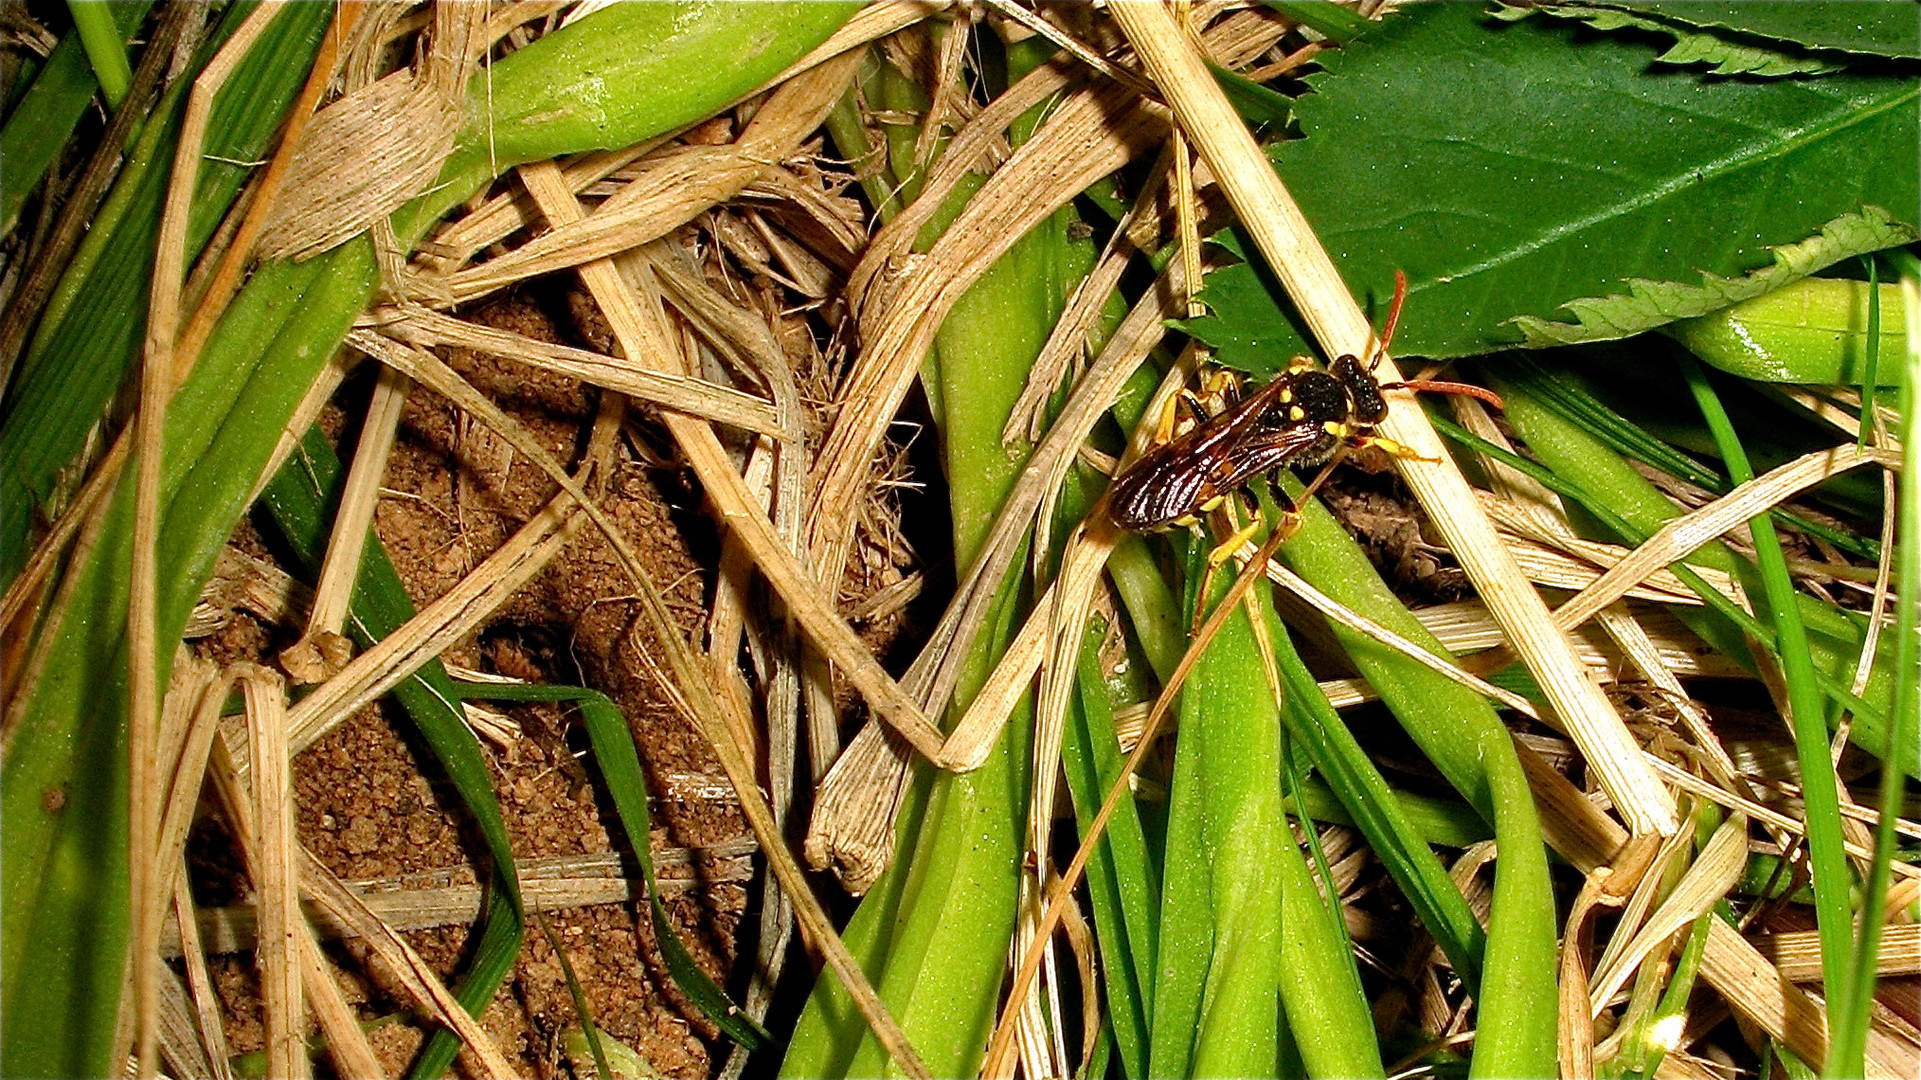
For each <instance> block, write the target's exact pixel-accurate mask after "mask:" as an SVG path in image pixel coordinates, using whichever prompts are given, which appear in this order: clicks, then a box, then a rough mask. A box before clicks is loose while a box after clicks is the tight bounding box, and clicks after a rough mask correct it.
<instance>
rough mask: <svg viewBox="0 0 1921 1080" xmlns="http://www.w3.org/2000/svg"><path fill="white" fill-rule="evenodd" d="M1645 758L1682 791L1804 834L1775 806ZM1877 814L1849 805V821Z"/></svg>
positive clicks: (1850, 846) (1860, 851) (1914, 871)
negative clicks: (1766, 804) (1772, 807)
mask: <svg viewBox="0 0 1921 1080" xmlns="http://www.w3.org/2000/svg"><path fill="white" fill-rule="evenodd" d="M1648 759H1649V761H1650V762H1651V763H1652V764H1653V766H1654V769H1655V771H1657V772H1659V773H1660V774H1661V775H1663V776H1665V777H1667V779H1668V781H1669V782H1670V783H1672V784H1673V785H1674V786H1675V787H1676V788H1678V789H1680V790H1682V791H1685V792H1688V793H1690V794H1693V795H1699V796H1700V797H1702V798H1704V799H1707V800H1708V801H1710V802H1714V803H1717V804H1719V805H1721V806H1722V807H1725V808H1726V809H1728V810H1729V811H1732V812H1734V813H1737V814H1746V815H1747V816H1749V817H1751V818H1753V819H1754V820H1756V821H1758V822H1760V823H1762V824H1763V825H1766V826H1768V827H1769V828H1770V829H1773V830H1775V831H1776V832H1777V833H1780V834H1782V835H1785V836H1787V837H1789V838H1791V839H1803V838H1805V837H1806V835H1807V825H1806V823H1805V822H1802V821H1799V820H1797V819H1795V818H1792V817H1789V816H1788V815H1786V814H1783V813H1781V812H1780V811H1778V810H1771V809H1769V808H1768V807H1766V806H1763V805H1762V804H1760V803H1758V802H1756V801H1754V800H1753V799H1750V798H1747V797H1745V796H1742V795H1740V794H1737V793H1735V792H1732V791H1728V790H1726V789H1725V788H1720V787H1716V786H1715V785H1714V784H1712V783H1709V782H1708V781H1706V780H1703V779H1701V778H1700V777H1698V776H1695V775H1694V774H1693V773H1691V772H1688V771H1687V770H1686V769H1682V768H1680V767H1678V766H1676V765H1673V764H1670V763H1669V762H1667V761H1664V760H1662V759H1661V758H1659V757H1656V756H1654V755H1652V754H1650V755H1648ZM1879 818H1880V815H1879V814H1877V813H1876V812H1875V811H1873V810H1869V809H1867V808H1866V807H1862V806H1853V807H1850V808H1849V820H1850V824H1855V825H1860V824H1864V823H1872V822H1873V821H1876V820H1879ZM1897 830H1898V831H1899V832H1902V833H1904V834H1907V835H1909V836H1913V835H1914V834H1915V831H1916V829H1915V826H1914V825H1913V824H1911V823H1909V822H1907V821H1906V820H1905V819H1902V820H1901V821H1900V823H1899V824H1898V825H1897ZM1842 848H1843V850H1845V851H1846V852H1847V853H1848V855H1849V856H1850V857H1852V858H1855V859H1860V860H1863V861H1866V860H1868V859H1871V858H1873V850H1872V845H1871V844H1869V843H1861V842H1856V841H1854V840H1849V841H1847V842H1846V843H1844V844H1843V845H1842ZM1889 865H1890V868H1891V869H1892V871H1893V873H1894V875H1895V876H1896V877H1900V878H1921V868H1916V867H1914V866H1912V865H1910V864H1908V863H1903V862H1894V863H1891V864H1889Z"/></svg>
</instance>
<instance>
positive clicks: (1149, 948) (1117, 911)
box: [1061, 626, 1160, 1080]
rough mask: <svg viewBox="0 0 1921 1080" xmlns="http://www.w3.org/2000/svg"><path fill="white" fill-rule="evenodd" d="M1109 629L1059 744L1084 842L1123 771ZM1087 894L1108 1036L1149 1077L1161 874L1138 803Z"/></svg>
mask: <svg viewBox="0 0 1921 1080" xmlns="http://www.w3.org/2000/svg"><path fill="white" fill-rule="evenodd" d="M1103 635H1104V628H1102V627H1099V626H1090V627H1089V628H1088V631H1087V637H1086V640H1085V642H1084V643H1083V644H1082V647H1081V664H1080V671H1079V673H1078V674H1079V678H1080V694H1079V695H1078V698H1077V707H1076V708H1074V709H1073V710H1072V711H1071V712H1070V713H1069V716H1068V723H1069V728H1068V731H1067V733H1066V735H1065V737H1063V739H1062V740H1061V764H1062V765H1063V766H1064V767H1065V769H1066V772H1067V787H1068V792H1069V794H1070V795H1071V796H1072V797H1073V799H1074V811H1075V813H1076V814H1077V815H1078V817H1079V820H1080V826H1081V833H1082V835H1086V830H1087V827H1088V824H1089V823H1090V822H1091V821H1092V819H1093V817H1094V814H1095V813H1096V812H1097V811H1099V809H1100V805H1101V801H1102V800H1103V799H1105V798H1106V797H1107V792H1108V789H1109V788H1111V787H1112V786H1113V784H1114V781H1115V779H1116V778H1117V777H1119V776H1120V771H1121V763H1122V758H1121V752H1120V741H1119V739H1118V737H1117V736H1116V735H1115V730H1114V713H1113V710H1112V709H1111V708H1110V707H1109V704H1108V700H1107V696H1108V691H1107V687H1106V685H1105V684H1103V683H1102V682H1101V677H1100V670H1101V665H1100V643H1101V639H1102V637H1103ZM1087 890H1088V895H1089V897H1090V898H1091V899H1092V901H1093V908H1094V929H1095V933H1096V936H1097V938H1098V941H1099V944H1100V950H1101V967H1102V971H1103V974H1104V975H1105V979H1104V980H1103V984H1102V985H1103V989H1104V990H1105V991H1106V1001H1107V1024H1108V1030H1109V1031H1111V1032H1113V1038H1114V1049H1115V1051H1116V1052H1117V1053H1118V1055H1119V1057H1120V1060H1121V1074H1122V1075H1123V1076H1126V1077H1129V1078H1130V1080H1144V1078H1145V1077H1147V1076H1148V1075H1149V1074H1148V1071H1147V1043H1148V1018H1149V1017H1151V1016H1153V1015H1154V957H1155V955H1156V953H1157V952H1158V943H1157V935H1158V932H1159V923H1160V911H1159V907H1158V905H1159V902H1160V870H1159V867H1157V866H1156V865H1155V863H1154V861H1153V858H1152V856H1151V854H1150V852H1149V850H1148V847H1147V841H1146V837H1145V835H1144V834H1143V832H1142V827H1141V819H1140V815H1139V814H1138V813H1136V812H1135V806H1134V800H1132V799H1123V800H1122V801H1121V802H1120V803H1119V804H1117V805H1116V807H1115V810H1114V814H1113V817H1112V819H1111V820H1110V821H1109V822H1108V826H1107V832H1106V834H1105V835H1104V836H1102V838H1101V842H1100V846H1099V847H1098V848H1096V849H1095V851H1094V854H1093V856H1092V857H1091V858H1089V859H1088V861H1087Z"/></svg>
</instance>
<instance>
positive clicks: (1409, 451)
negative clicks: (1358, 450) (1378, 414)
mask: <svg viewBox="0 0 1921 1080" xmlns="http://www.w3.org/2000/svg"><path fill="white" fill-rule="evenodd" d="M1354 445H1355V446H1357V447H1363V446H1372V447H1376V448H1378V449H1380V450H1382V451H1385V452H1386V453H1387V454H1388V455H1389V456H1391V457H1397V458H1409V459H1412V460H1414V461H1426V462H1431V463H1432V462H1439V461H1440V460H1441V459H1440V458H1431V457H1428V456H1427V455H1425V454H1418V453H1415V451H1414V448H1413V447H1411V446H1408V445H1407V444H1405V443H1398V442H1395V441H1394V440H1393V439H1390V438H1388V437H1387V436H1385V435H1360V436H1356V437H1355V439H1354Z"/></svg>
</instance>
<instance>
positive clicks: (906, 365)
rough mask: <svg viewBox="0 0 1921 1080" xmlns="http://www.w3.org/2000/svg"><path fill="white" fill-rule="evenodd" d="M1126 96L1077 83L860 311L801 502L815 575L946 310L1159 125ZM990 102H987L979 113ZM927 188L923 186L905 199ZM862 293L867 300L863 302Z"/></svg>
mask: <svg viewBox="0 0 1921 1080" xmlns="http://www.w3.org/2000/svg"><path fill="white" fill-rule="evenodd" d="M1030 78H1031V76H1030ZM1130 97H1132V95H1131V94H1130V95H1122V94H1118V93H1117V94H1114V95H1112V96H1111V97H1109V96H1103V95H1098V94H1093V93H1090V92H1087V91H1081V92H1078V93H1075V94H1071V95H1069V96H1068V97H1067V99H1066V100H1065V101H1064V102H1062V104H1061V105H1060V106H1059V108H1057V109H1056V110H1055V111H1054V112H1053V113H1052V114H1051V115H1050V116H1049V117H1048V119H1047V121H1046V123H1044V124H1043V125H1042V126H1041V128H1040V129H1039V130H1038V131H1037V132H1036V133H1035V134H1034V136H1033V138H1031V139H1029V140H1028V141H1027V142H1026V143H1024V144H1023V145H1022V146H1021V148H1020V149H1019V150H1017V151H1016V152H1015V153H1014V156H1013V157H1011V158H1009V159H1008V160H1007V162H1006V163H1005V164H1003V165H1002V166H1001V167H1000V168H999V169H997V170H995V172H994V174H993V176H991V177H990V178H989V179H988V180H987V183H986V184H985V185H983V186H982V187H981V189H980V191H979V192H977V193H976V194H975V195H974V197H973V198H972V199H970V200H969V201H968V204H967V208H966V209H965V210H964V211H962V213H961V215H960V217H959V218H957V219H956V220H955V221H954V222H953V224H951V225H950V226H949V227H948V228H947V230H946V231H945V232H944V233H942V234H941V238H940V240H939V241H937V242H936V243H935V245H934V247H933V249H932V250H931V251H930V252H928V254H927V255H926V256H924V257H922V258H920V259H917V260H915V265H914V267H913V270H914V272H913V273H912V274H911V275H908V276H907V277H906V278H905V280H904V281H902V282H901V288H900V289H899V290H898V291H897V292H894V293H892V294H891V295H889V296H888V297H887V298H886V303H885V305H884V308H882V309H880V310H875V311H874V312H873V313H872V314H869V313H868V312H866V311H863V315H862V340H863V345H864V348H863V350H862V353H861V355H860V358H859V359H858V361H857V362H856V364H855V367H854V369H853V370H852V371H851V372H849V374H848V376H847V378H846V380H845V381H844V382H843V384H842V387H841V390H840V393H839V394H838V395H837V400H838V402H839V404H840V408H839V411H838V412H837V413H836V415H835V420H834V426H833V428H832V429H830V431H829V432H828V436H827V440H826V442H825V443H824V444H823V445H822V447H821V449H820V452H819V458H818V463H817V465H816V466H815V476H814V485H813V486H814V496H813V502H812V505H811V507H810V510H809V513H808V538H809V546H810V549H811V550H812V551H813V553H814V560H815V566H816V568H817V570H818V572H819V573H820V575H821V577H822V579H823V580H827V581H837V580H839V578H840V575H841V574H842V572H843V571H844V570H845V568H846V559H847V553H848V550H849V545H850V544H851V543H852V540H853V535H854V525H855V522H856V521H857V511H858V507H859V505H860V499H859V497H858V493H859V492H860V490H861V489H862V488H863V487H864V486H865V485H866V483H867V475H868V472H869V470H870V468H871V463H872V462H873V460H874V456H875V452H876V451H877V449H878V448H879V446H880V442H881V439H882V437H883V436H884V434H885V432H886V430H887V427H888V425H889V424H891V423H892V422H893V417H894V415H895V413H897V412H898V411H899V409H900V404H901V401H902V400H903V398H904V397H905V396H906V393H907V389H908V387H909V385H911V383H912V382H913V379H914V377H915V372H916V371H917V370H918V367H919V364H920V360H921V358H922V356H924V355H925V354H926V351H927V346H928V343H929V342H930V341H931V340H932V339H933V335H934V332H935V330H936V329H937V328H938V327H939V325H940V322H941V320H942V319H943V318H944V317H945V316H946V313H947V311H948V310H949V309H950V308H951V307H952V306H953V304H954V302H955V301H956V300H958V299H959V298H960V296H961V295H962V294H963V293H965V292H966V291H967V288H968V287H969V286H971V285H972V284H973V283H974V282H975V281H976V280H978V278H979V277H980V275H981V274H983V273H985V272H986V270H987V268H988V267H989V266H991V265H992V264H993V262H994V260H996V259H998V258H999V257H1000V256H1001V255H1002V254H1004V253H1005V252H1006V251H1007V250H1008V248H1009V247H1010V246H1011V245H1012V244H1013V243H1014V241H1015V240H1017V239H1018V238H1019V237H1020V236H1021V235H1022V234H1024V233H1026V232H1027V231H1028V229H1030V228H1031V227H1032V226H1033V225H1034V224H1035V223H1036V222H1038V221H1040V220H1041V219H1042V218H1044V217H1046V216H1047V215H1048V214H1051V213H1052V212H1053V211H1054V210H1056V209H1058V208H1059V207H1060V206H1061V205H1063V204H1064V203H1066V202H1067V201H1068V199H1070V198H1071V197H1072V195H1073V193H1074V192H1078V191H1080V190H1082V189H1083V188H1085V187H1086V186H1087V185H1089V184H1091V183H1093V182H1094V181H1096V180H1098V179H1100V178H1101V177H1103V176H1105V175H1107V174H1108V173H1110V172H1112V171H1114V170H1115V169H1117V168H1119V167H1120V166H1121V165H1122V164H1125V163H1126V162H1127V161H1129V160H1131V159H1133V158H1134V157H1135V156H1137V155H1138V154H1140V153H1141V152H1143V151H1144V150H1145V149H1146V148H1147V147H1148V146H1150V145H1153V144H1154V143H1155V142H1156V141H1157V140H1158V139H1159V138H1160V136H1161V135H1162V134H1163V133H1164V132H1165V126H1164V122H1163V121H1159V120H1157V119H1155V118H1154V117H1153V116H1152V115H1151V114H1149V113H1148V112H1146V111H1145V110H1143V109H1141V108H1138V107H1137V106H1138V102H1135V101H1130V100H1128V98H1130ZM992 111H993V107H992V106H990V107H989V109H988V110H984V111H983V114H982V115H983V117H984V116H986V115H987V113H988V112H992ZM976 123H977V124H978V123H982V121H980V120H977V121H976ZM972 126H973V125H970V130H971V128H972ZM956 141H957V142H958V140H956ZM950 159H951V160H956V161H960V162H961V164H962V166H963V167H965V166H966V165H968V164H971V162H968V161H966V160H964V159H963V158H961V157H960V156H959V155H957V154H956V151H955V147H954V146H953V145H952V144H950V146H949V147H948V151H947V153H946V154H945V155H944V156H943V161H946V160H950ZM928 198H929V192H928V191H927V190H923V192H922V195H921V198H919V199H917V200H915V203H914V205H915V206H920V205H922V204H923V203H925V202H928ZM906 217H907V215H905V214H903V215H902V216H901V217H900V218H897V219H896V221H902V220H906ZM907 235H911V234H907ZM879 241H880V238H877V241H876V242H879ZM876 265H878V264H876ZM860 274H861V271H860V270H859V269H857V270H856V272H855V280H853V281H851V282H850V283H849V290H850V293H855V294H856V295H858V293H857V292H856V290H858V288H859V278H860ZM862 303H863V307H865V306H866V305H867V304H871V303H873V301H872V300H865V301H862Z"/></svg>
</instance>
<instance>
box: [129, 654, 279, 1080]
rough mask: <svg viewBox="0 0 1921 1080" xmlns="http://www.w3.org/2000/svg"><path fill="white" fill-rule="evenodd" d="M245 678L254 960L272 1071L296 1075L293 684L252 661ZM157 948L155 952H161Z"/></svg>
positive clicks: (242, 683) (243, 674) (242, 677)
mask: <svg viewBox="0 0 1921 1080" xmlns="http://www.w3.org/2000/svg"><path fill="white" fill-rule="evenodd" d="M238 681H239V684H240V687H241V689H242V691H243V692H244V693H245V696H246V702H247V756H248V758H249V759H250V761H251V764H252V780H251V784H250V787H251V788H252V792H253V799H254V811H253V813H254V834H253V840H254V844H255V847H254V855H253V859H252V860H251V866H252V870H253V874H254V892H255V894H256V895H257V896H258V897H259V911H260V940H259V943H258V944H257V945H256V946H255V949H254V963H255V965H256V966H257V967H258V968H259V969H260V996H261V999H262V1000H263V1001H264V1002H265V1004H266V1008H265V1010H264V1012H265V1016H266V1028H267V1035H266V1052H267V1075H269V1076H286V1077H293V1078H295V1080H298V1078H299V1077H304V1076H307V1075H308V1074H309V1072H310V1069H309V1066H310V1062H309V1061H308V1059H307V1046H306V1018H307V1008H306V1005H305V1002H304V997H303V995H302V994H301V979H300V969H299V963H300V948H301V942H300V939H301V937H302V935H303V926H304V924H305V921H304V919H303V917H302V915H301V912H300V861H299V859H298V858H297V857H296V856H295V854H294V852H295V848H296V841H295V840H294V809H293V769H292V766H293V759H292V754H291V751H290V750H289V748H288V745H287V723H286V713H287V689H286V684H285V683H284V682H283V681H282V680H281V678H280V676H279V675H278V674H277V673H275V672H272V671H269V670H267V669H265V668H261V667H255V666H249V667H247V668H243V669H242V670H241V673H240V678H239V680H238ZM156 954H157V950H156Z"/></svg>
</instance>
